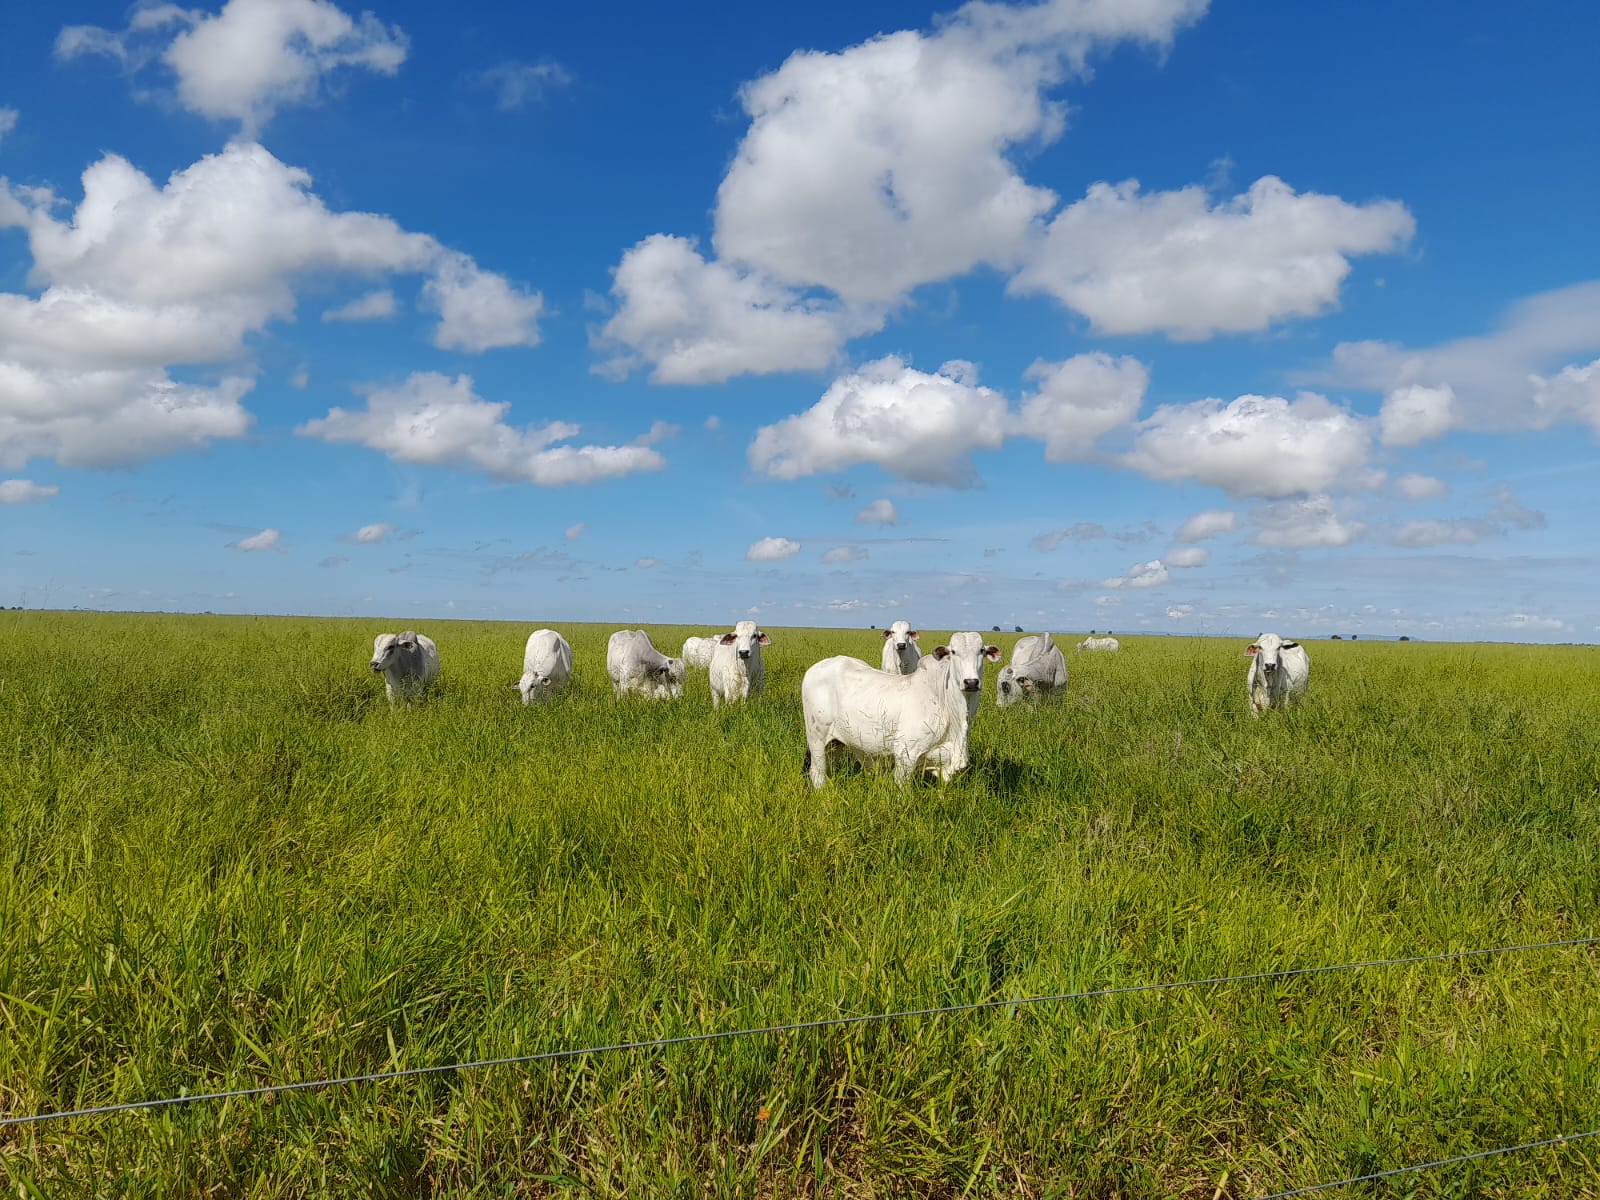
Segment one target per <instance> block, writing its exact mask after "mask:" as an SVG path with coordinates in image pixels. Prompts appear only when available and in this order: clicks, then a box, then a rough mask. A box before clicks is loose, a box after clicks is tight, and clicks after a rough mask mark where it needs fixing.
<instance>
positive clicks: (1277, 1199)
mask: <svg viewBox="0 0 1600 1200" xmlns="http://www.w3.org/2000/svg"><path fill="white" fill-rule="evenodd" d="M1592 1137H1600V1129H1591V1130H1589V1131H1588V1132H1587V1133H1564V1134H1562V1135H1561V1136H1560V1137H1553V1138H1545V1139H1544V1141H1542V1142H1523V1143H1522V1145H1520V1146H1501V1147H1499V1148H1498V1149H1495V1150H1474V1151H1473V1152H1472V1153H1471V1154H1458V1155H1457V1156H1456V1157H1455V1158H1440V1159H1435V1160H1434V1161H1433V1162H1425V1163H1415V1164H1413V1165H1412V1166H1409V1167H1391V1168H1390V1169H1389V1170H1387V1171H1374V1172H1373V1173H1372V1174H1370V1175H1354V1176H1352V1177H1350V1178H1349V1179H1335V1180H1333V1181H1331V1182H1329V1183H1313V1184H1311V1185H1310V1186H1309V1187H1298V1188H1290V1189H1289V1190H1288V1191H1287V1192H1273V1193H1271V1194H1270V1195H1266V1196H1258V1197H1256V1200H1286V1197H1289V1196H1308V1195H1310V1194H1311V1193H1312V1192H1325V1191H1327V1190H1328V1189H1329V1188H1341V1187H1349V1186H1351V1185H1352V1184H1356V1183H1371V1182H1372V1181H1373V1180H1374V1179H1388V1178H1389V1177H1390V1176H1391V1175H1404V1174H1406V1173H1407V1172H1409V1171H1430V1170H1432V1169H1433V1168H1434V1167H1453V1166H1455V1165H1456V1164H1458V1163H1464V1162H1471V1161H1472V1160H1473V1159H1476V1158H1494V1157H1495V1156H1496V1155H1500V1154H1515V1153H1516V1152H1517V1151H1519V1150H1537V1149H1539V1148H1540V1147H1542V1146H1559V1145H1561V1144H1562V1143H1563V1142H1581V1141H1582V1140H1583V1139H1584V1138H1592Z"/></svg>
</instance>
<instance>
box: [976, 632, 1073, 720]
mask: <svg viewBox="0 0 1600 1200" xmlns="http://www.w3.org/2000/svg"><path fill="white" fill-rule="evenodd" d="M1066 686H1067V659H1066V656H1065V655H1064V654H1062V653H1061V647H1060V646H1058V645H1056V643H1055V639H1054V638H1052V637H1051V636H1050V635H1049V634H1048V633H1046V634H1042V635H1039V636H1035V637H1025V638H1020V639H1018V641H1017V644H1016V646H1015V647H1013V648H1012V651H1011V661H1010V662H1009V663H1007V664H1006V665H1005V666H1004V667H1002V668H1001V669H1000V678H999V679H998V680H997V681H996V683H995V697H994V698H995V704H996V705H997V706H998V707H1000V708H1007V707H1009V706H1010V705H1013V704H1015V703H1017V702H1018V701H1019V700H1038V699H1041V698H1043V697H1048V696H1053V695H1056V694H1058V693H1059V692H1061V691H1063V690H1064V689H1065V688H1066Z"/></svg>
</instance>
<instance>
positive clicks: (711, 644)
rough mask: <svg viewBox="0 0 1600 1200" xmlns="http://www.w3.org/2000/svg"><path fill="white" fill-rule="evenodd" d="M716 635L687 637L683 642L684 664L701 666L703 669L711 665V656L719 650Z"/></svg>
mask: <svg viewBox="0 0 1600 1200" xmlns="http://www.w3.org/2000/svg"><path fill="white" fill-rule="evenodd" d="M718 640H719V639H717V638H714V637H692V638H685V639H684V642H683V664H684V666H686V667H699V668H700V669H701V670H705V669H706V668H708V667H710V666H711V656H712V655H713V654H715V653H716V652H717V641H718Z"/></svg>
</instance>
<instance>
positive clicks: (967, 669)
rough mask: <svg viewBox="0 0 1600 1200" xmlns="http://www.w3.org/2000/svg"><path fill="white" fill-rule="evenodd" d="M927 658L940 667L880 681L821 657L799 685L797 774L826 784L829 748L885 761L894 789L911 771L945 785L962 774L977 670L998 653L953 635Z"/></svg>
mask: <svg viewBox="0 0 1600 1200" xmlns="http://www.w3.org/2000/svg"><path fill="white" fill-rule="evenodd" d="M929 657H930V658H934V659H937V660H938V661H939V665H938V666H931V667H923V668H920V669H917V670H914V671H913V672H912V673H911V674H909V675H899V674H890V675H885V673H884V672H882V671H874V670H873V669H872V668H871V667H869V666H867V664H866V663H864V662H862V661H861V660H860V659H858V658H850V657H848V656H847V655H840V656H838V657H837V658H825V659H823V660H822V661H821V662H819V663H816V664H814V665H813V666H812V667H811V669H810V670H808V671H807V672H806V674H805V678H804V679H803V680H801V683H800V703H801V707H802V709H803V710H804V712H805V726H806V758H805V767H804V770H805V771H806V772H807V774H808V775H809V776H810V779H811V785H812V786H813V787H819V788H820V787H821V786H822V785H823V784H825V783H827V782H828V747H829V746H832V745H835V744H837V745H842V746H844V747H845V748H847V749H848V750H850V751H851V752H852V753H854V754H855V755H856V757H857V758H860V759H862V760H864V761H869V760H871V759H877V758H892V759H893V760H894V777H895V780H896V781H897V782H899V783H904V782H905V781H906V780H908V779H910V778H911V776H912V775H913V774H914V773H916V772H917V771H937V772H938V773H939V778H941V779H943V780H949V779H950V778H951V776H953V775H955V773H956V772H958V771H961V770H963V769H965V768H966V766H967V762H968V746H967V740H968V738H969V736H970V735H971V731H972V714H973V708H974V707H975V704H976V700H977V698H978V696H979V695H980V694H981V692H982V687H983V664H984V661H985V660H988V661H990V662H995V661H998V660H999V658H1000V647H998V646H985V645H984V644H983V635H982V634H978V633H957V634H953V635H952V636H951V638H950V644H949V645H948V646H938V647H935V649H934V651H933V653H932V654H931V655H929Z"/></svg>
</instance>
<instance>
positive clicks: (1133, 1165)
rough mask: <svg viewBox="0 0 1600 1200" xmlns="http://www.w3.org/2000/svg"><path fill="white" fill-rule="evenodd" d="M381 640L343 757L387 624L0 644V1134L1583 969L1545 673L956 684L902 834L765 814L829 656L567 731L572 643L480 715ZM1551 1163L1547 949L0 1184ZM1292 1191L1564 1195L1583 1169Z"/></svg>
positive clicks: (1557, 1107)
mask: <svg viewBox="0 0 1600 1200" xmlns="http://www.w3.org/2000/svg"><path fill="white" fill-rule="evenodd" d="M415 627H416V628H418V629H419V630H421V631H422V632H425V633H429V634H431V635H432V636H433V637H434V638H435V639H436V640H437V641H438V643H439V647H440V652H441V656H442V658H443V663H444V670H443V677H442V687H441V688H440V690H439V691H438V693H437V694H436V695H435V696H434V697H432V698H431V699H430V700H428V701H427V702H425V703H423V704H421V705H418V706H416V707H413V708H409V709H399V710H394V711H391V710H390V709H389V707H388V706H387V705H386V704H385V702H384V700H383V698H382V691H383V689H382V680H381V679H380V678H378V677H376V676H374V675H373V674H372V673H371V672H370V671H369V670H367V668H366V661H367V657H368V654H369V653H370V649H371V645H372V635H373V634H374V633H377V632H380V631H383V630H384V629H391V630H393V629H398V628H399V625H397V624H395V623H392V622H385V621H371V620H363V621H349V620H313V619H277V618H259V619H250V618H223V617H180V616H110V615H94V614H35V613H5V614H0V648H3V657H0V864H3V869H0V1113H3V1114H5V1115H21V1114H26V1113H32V1112H38V1111H44V1110H51V1109H56V1108H61V1107H75V1106H88V1105H95V1104H103V1103H112V1102H117V1101H127V1100H135V1099H140V1098H145V1097H154V1096H162V1095H170V1094H175V1093H178V1092H180V1091H184V1090H188V1091H191V1092H193V1091H205V1090H213V1089H221V1088H231V1087H244V1086H250V1085H256V1084H263V1083H271V1082H285V1081H290V1080H297V1079H303V1078H314V1077H322V1076H330V1075H341V1074H347V1073H359V1072H369V1071H378V1070H385V1069H392V1068H405V1067H418V1066H426V1065H429V1064H433V1063H441V1062H449V1061H454V1060H460V1059H473V1058H480V1057H494V1056H502V1055H514V1054H526V1053H534V1052H538V1051H541V1050H557V1049H561V1048H565V1047H573V1046H583V1045H592V1044H603V1043H612V1042H621V1041H629V1040H635V1039H647V1038H654V1037H659V1036H669V1035H676V1034H684V1033H696V1032H702V1031H711V1030H717V1029H728V1028H737V1027H743V1026H756V1025H765V1024H769V1023H780V1022H788V1021H795V1020H806V1019H813V1018H821V1017H830V1016H839V1015H848V1014H857V1013H868V1012H875V1011H886V1010H893V1009H909V1008H919V1007H923V1006H931V1005H943V1004H956V1003H967V1002H974V1001H980V1000H987V999H995V998H1007V997H1021V996H1027V995H1032V994H1039V993H1053V992H1062V991H1072V990H1080V989H1092V988H1099V987H1106V986H1113V985H1122V984H1135V983H1144V982H1151V981H1160V980H1169V979H1181V978H1191V977H1200V976H1210V975H1220V974H1229V973H1235V972H1251V971H1262V970H1270V969H1275V968H1284V967H1297V966H1310V965H1316V964H1322V963H1338V962H1345V961H1351V960H1357V959H1368V958H1380V957H1386V956H1391V955H1408V954H1418V953H1427V952H1432V951H1442V950H1452V949H1467V948H1474V947H1482V946H1494V945H1501V944H1509V943H1516V942H1532V941H1544V940H1550V939H1559V938H1568V937H1576V936H1582V935H1588V934H1594V933H1600V825H1597V817H1600V720H1597V717H1600V652H1597V651H1595V650H1593V649H1589V648H1544V647H1512V646H1444V645H1424V644H1410V645H1400V644H1374V643H1368V642H1355V643H1350V642H1308V643H1307V647H1308V649H1309V650H1310V652H1311V656H1312V660H1313V666H1312V679H1311V692H1310V698H1309V700H1308V702H1307V703H1306V704H1305V705H1304V706H1303V707H1301V708H1300V709H1298V710H1295V711H1291V712H1288V713H1280V714H1270V715H1269V717H1268V718H1266V719H1263V720H1261V721H1252V720H1251V719H1250V718H1249V716H1248V713H1247V711H1246V703H1245V695H1244V676H1245V669H1246V665H1247V663H1246V659H1245V658H1244V656H1243V649H1244V643H1243V642H1242V641H1225V640H1208V639H1156V638H1150V639H1140V638H1137V637H1128V638H1126V639H1124V641H1123V650H1122V652H1121V653H1120V654H1117V655H1075V654H1073V653H1072V652H1071V651H1070V650H1069V651H1068V664H1067V665H1068V669H1069V671H1070V672H1071V676H1072V677H1071V681H1070V683H1069V686H1068V697H1067V699H1066V701H1065V702H1064V703H1062V704H1059V705H1055V706H1051V707H1046V708H1042V709H1037V710H1029V709H1020V708H1019V709H1014V710H1008V711H1006V712H1003V713H1002V712H998V711H996V710H995V709H994V707H993V691H992V676H991V677H989V678H986V680H985V683H986V687H985V695H984V708H983V711H982V712H981V713H980V716H979V719H978V721H977V724H976V727H975V730H974V733H973V738H972V743H973V768H972V769H971V770H970V771H969V772H968V773H967V774H966V775H964V776H962V777H960V778H959V779H957V780H956V781H955V782H954V783H953V784H951V785H950V786H948V787H944V788H941V787H938V786H936V785H934V784H931V783H929V784H925V785H917V786H912V787H909V788H907V789H903V790H902V789H899V788H896V787H895V786H894V784H893V783H892V781H890V780H889V779H888V778H887V777H886V776H884V775H872V774H863V773H861V772H859V771H854V770H843V771H841V772H840V774H839V775H838V776H837V777H836V778H835V779H834V781H833V782H832V783H830V785H829V786H828V787H827V788H826V789H824V790H822V791H820V792H813V791H812V790H811V788H810V787H809V786H807V785H806V784H805V783H804V781H803V780H802V777H801V773H800V763H801V756H802V754H803V751H804V740H803V736H802V732H801V717H800V700H799V683H800V677H801V675H802V673H803V672H804V670H805V668H806V667H807V666H808V665H809V664H810V663H812V662H813V661H815V660H816V659H818V658H821V657H824V656H826V655H829V654H835V653H855V654H859V655H861V656H863V657H866V658H868V659H869V660H870V661H874V662H875V661H876V656H877V653H878V646H879V642H878V639H877V635H875V634H873V633H871V632H869V631H867V630H858V631H849V630H791V629H772V630H769V632H771V633H772V635H773V643H774V644H773V645H772V646H771V647H770V648H769V649H768V651H767V653H766V662H767V669H768V680H767V693H766V695H764V696H762V697H760V698H759V699H758V700H756V701H754V702H753V703H751V704H749V705H746V706H742V707H739V706H736V707H732V708H725V709H722V710H720V711H717V712H713V711H712V709H711V704H710V695H709V691H708V688H707V685H706V681H705V676H704V673H703V672H701V673H698V674H696V673H694V672H691V676H690V683H689V687H688V690H687V692H686V694H685V696H684V698H683V700H682V701H680V702H677V703H660V702H649V701H642V700H637V701H629V702H618V701H616V700H614V699H613V698H612V697H611V694H610V687H609V684H608V682H607V680H606V677H605V670H604V656H605V638H606V635H607V634H608V633H609V631H610V630H611V629H613V628H617V627H618V626H605V627H601V626H571V625H569V626H563V627H562V628H563V631H564V632H565V633H566V634H567V636H568V638H569V639H570V640H571V641H572V643H573V646H574V649H575V651H576V658H577V665H576V675H575V678H576V682H577V686H576V689H575V691H574V692H573V693H572V694H570V695H569V696H568V697H566V698H565V699H564V700H563V701H562V702H560V703H558V704H556V705H554V706H551V707H549V708H545V709H528V710H525V709H523V708H522V707H521V706H520V704H519V703H518V700H517V696H516V693H515V692H513V691H512V690H511V687H510V684H511V683H512V682H513V681H514V680H515V679H516V677H517V675H518V673H519V671H520V666H521V653H522V643H523V641H524V640H525V638H526V636H527V634H528V632H529V631H530V630H531V629H533V628H535V625H533V624H528V625H513V624H490V623H469V622H432V623H420V622H418V623H415ZM688 632H703V631H701V630H684V629H674V628H659V627H658V628H653V629H652V634H653V636H655V639H656V642H657V645H658V646H662V647H663V648H670V649H671V651H672V652H676V647H677V646H678V645H679V644H680V642H681V639H682V637H683V636H684V635H685V634H686V633H688ZM1281 632H1283V633H1285V634H1286V635H1292V634H1293V633H1295V632H1296V631H1294V630H1292V629H1287V628H1285V629H1283V630H1282V631H1281ZM939 636H941V635H938V634H934V633H932V632H928V633H925V634H924V636H923V641H922V644H923V646H924V647H925V648H926V647H931V646H932V645H933V644H934V643H935V639H936V638H937V637H939ZM1081 636H1082V633H1081V632H1079V633H1078V634H1077V635H1076V636H1074V638H1073V640H1074V641H1075V640H1076V639H1077V637H1081ZM994 637H995V640H997V641H999V642H1000V643H1001V644H1002V645H1003V646H1004V647H1005V648H1006V649H1007V650H1008V652H1009V648H1010V646H1011V644H1012V643H1013V642H1014V641H1015V640H1016V635H1012V634H1007V635H994ZM1063 641H1065V637H1063ZM1596 1127H1600V952H1597V950H1596V949H1560V950H1542V951H1533V952H1528V953H1523V954H1517V955H1506V956H1498V957H1492V958H1478V959H1471V960H1466V961H1460V962H1449V963H1432V964H1422V965H1415V966H1403V967H1391V968H1378V969H1370V970H1365V971H1360V972H1350V973H1342V974H1333V975H1325V976H1317V977H1312V978H1303V979H1297V980H1289V981H1280V982H1273V983H1256V984H1241V985H1228V986H1214V987H1200V988H1191V989H1183V990H1177V991H1170V992H1163V993H1154V994H1144V995H1137V996H1124V997H1117V998H1112V999H1100V1000H1090V1001H1075V1002H1070V1003H1065V1004H1060V1005H1047V1006H1039V1007H1033V1008H1020V1009H1005V1008H1002V1009H997V1010H988V1011H983V1012H979V1013H975V1014H966V1015H956V1016H945V1017H932V1018H913V1019H907V1020H903V1021H896V1022H887V1023H881V1024H872V1025H861V1026H851V1027H847V1028H841V1029H831V1030H817V1031H809V1032H803V1033H794V1034H784V1035H777V1036H757V1037H749V1038H743V1039H739V1040H736V1041H727V1042H719V1043H712V1044H706V1045H697V1046H687V1047H678V1048H672V1049H666V1050H657V1051H629V1052H624V1053H617V1054H611V1055H606V1056H601V1057H593V1058H580V1059H572V1060H566V1061H561V1062H556V1063H546V1064H540V1065H536V1066H533V1067H521V1068H509V1067H507V1068H495V1069H489V1070H485V1071H481V1072H473V1073H460V1074H446V1075H440V1076H432V1077H428V1078H425V1079H420V1080H402V1081H395V1082H388V1083H378V1084H366V1085H358V1086H351V1087H345V1088H338V1089H332V1090H326V1091H317V1092H307V1093H298V1094H292V1095H281V1096H277V1097H274V1098H269V1099H256V1100H247V1101H232V1102H227V1103H216V1104H203V1105H189V1106H184V1107H179V1108H173V1109H167V1110H161V1111H157V1112H154V1113H133V1114H121V1115H114V1116H107V1117H98V1118H91V1119H83V1120H74V1121H68V1122H60V1123H55V1124H44V1125H38V1126H29V1127H13V1128H8V1129H0V1175H3V1176H4V1178H5V1179H6V1180H7V1185H8V1188H9V1191H10V1193H11V1194H14V1195H18V1196H40V1197H56V1196H77V1195H85V1196H87V1195H106V1196H112V1195H115V1196H136V1195H137V1196H146V1195H148V1196H173V1195H189V1196H200V1195H208V1196H209V1195H219V1196H221V1195H227V1196H236V1195H238V1196H246V1195H247V1196H263V1197H264V1196H308V1195H338V1194H363V1195H366V1194H375V1195H391V1196H416V1195H452V1196H455V1195H478V1196H511V1195H516V1196H539V1195H546V1194H570V1195H582V1196H596V1197H600V1196H629V1197H658V1196H680V1197H691V1196H692V1197H704V1196H760V1197H787V1196H806V1197H810V1196H840V1197H846V1196H847V1197H877V1196H958V1195H971V1196H1026V1197H1044V1196H1057V1197H1111V1196H1130V1197H1158V1196H1184V1197H1196V1198H1211V1197H1245V1196H1251V1195H1258V1194H1261V1193H1265V1192H1271V1191H1276V1190H1278V1189H1285V1188H1289V1187H1293V1186H1302V1185H1307V1184H1311V1183H1315V1182H1319V1181H1322V1180H1327V1179H1334V1178H1339V1177H1341V1176H1346V1175H1354V1174H1359V1173H1361V1172H1364V1171H1370V1170H1375V1169H1381V1168H1385V1167H1391V1166H1400V1165H1403V1164H1407V1163H1416V1162H1422V1161H1426V1160H1429V1159H1435V1158H1441V1157H1445V1156H1449V1155H1453V1154H1459V1153H1464V1152H1468V1151H1472V1150H1477V1149H1484V1148H1490V1147H1495V1146H1504V1145H1509V1144H1512V1143H1516V1142H1522V1141H1530V1140H1535V1139H1539V1138H1544V1137H1549V1136H1553V1135H1556V1134H1559V1133H1563V1132H1576V1131H1581V1130H1588V1129H1593V1128H1596ZM1323 1194H1326V1195H1351V1194H1355V1195H1376V1196H1398V1195H1416V1196H1461V1197H1466V1196H1503V1197H1517V1198H1526V1197H1572V1196H1589V1197H1594V1196H1600V1139H1597V1141H1591V1142H1585V1143H1577V1144H1573V1145H1570V1146H1565V1147H1558V1148H1553V1149H1546V1150H1538V1151H1533V1152H1528V1153H1524V1154H1518V1155H1511V1156H1506V1157H1502V1158H1498V1159H1490V1160H1486V1161H1480V1162H1477V1163H1474V1164H1470V1165H1467V1166H1462V1167H1452V1168H1447V1169H1442V1170H1438V1171H1433V1172H1427V1173H1423V1174H1418V1175H1412V1176H1408V1177H1402V1178H1400V1179H1398V1180H1396V1181H1395V1182H1394V1183H1393V1184H1384V1185H1379V1186H1378V1187H1377V1188H1376V1189H1373V1188H1367V1189H1365V1190H1360V1189H1354V1190H1352V1191H1351V1192H1343V1193H1323Z"/></svg>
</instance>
